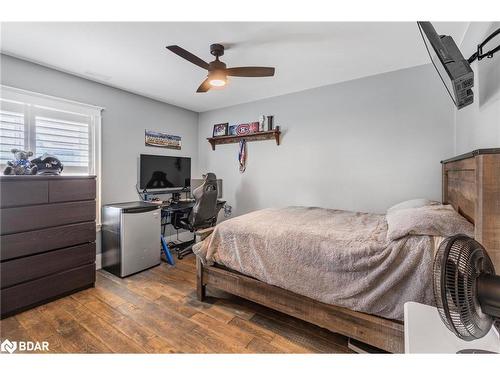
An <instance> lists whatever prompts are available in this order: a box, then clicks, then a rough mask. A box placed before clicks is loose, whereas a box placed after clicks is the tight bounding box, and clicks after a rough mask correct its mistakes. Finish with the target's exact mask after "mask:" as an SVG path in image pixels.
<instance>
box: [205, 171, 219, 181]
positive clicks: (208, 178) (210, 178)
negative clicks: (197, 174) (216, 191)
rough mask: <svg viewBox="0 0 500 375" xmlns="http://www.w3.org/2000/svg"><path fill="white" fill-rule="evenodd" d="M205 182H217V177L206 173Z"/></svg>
mask: <svg viewBox="0 0 500 375" xmlns="http://www.w3.org/2000/svg"><path fill="white" fill-rule="evenodd" d="M205 180H206V181H210V182H214V181H217V177H216V176H215V173H212V172H208V173H207V174H206V175H205Z"/></svg>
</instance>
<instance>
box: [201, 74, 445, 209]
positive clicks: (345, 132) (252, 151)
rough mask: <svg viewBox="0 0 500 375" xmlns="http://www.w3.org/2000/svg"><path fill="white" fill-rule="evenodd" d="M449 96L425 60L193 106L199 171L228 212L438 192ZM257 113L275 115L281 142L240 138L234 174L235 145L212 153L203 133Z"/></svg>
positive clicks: (375, 202) (343, 205) (387, 201)
mask: <svg viewBox="0 0 500 375" xmlns="http://www.w3.org/2000/svg"><path fill="white" fill-rule="evenodd" d="M242 84H243V83H242ZM228 89H229V90H230V87H229V88H228ZM451 104H452V103H451V100H450V98H449V97H448V96H447V93H446V91H445V89H444V87H443V86H442V83H441V81H440V80H439V78H438V77H437V74H436V72H435V71H434V69H433V67H432V65H425V66H420V67H416V68H411V69H405V70H400V71H396V72H391V73H386V74H381V75H377V76H372V77H368V78H363V79H358V80H354V81H349V82H344V83H340V84H335V85H331V86H326V87H321V88H317V89H312V90H307V91H303V92H299V93H294V94H289V95H284V96H279V97H275V98H270V99H265V100H260V101H257V102H253V103H248V104H242V105H237V106H233V107H228V108H224V109H219V110H214V111H209V112H205V113H201V114H200V116H199V166H200V173H203V172H205V171H212V172H215V173H216V174H217V176H218V177H219V178H222V179H223V180H224V182H223V184H224V198H225V199H226V200H227V201H228V203H229V204H231V205H233V207H234V215H238V214H242V213H246V212H249V211H252V210H255V209H260V208H264V207H273V206H275V207H278V206H286V205H304V206H321V207H331V208H340V209H348V210H357V211H370V212H384V211H385V210H386V209H387V208H388V207H389V206H390V205H392V204H394V203H396V202H398V201H401V200H404V199H411V198H414V197H428V198H432V199H436V200H439V199H440V198H441V166H440V163H439V162H440V160H442V159H444V158H448V157H450V156H452V155H453V136H452V135H453V110H452V107H451ZM262 114H266V115H267V114H274V115H275V122H276V125H280V126H281V128H282V131H283V135H282V144H281V146H279V147H277V146H276V144H275V143H274V141H265V142H253V143H248V167H247V171H246V172H245V173H244V174H240V173H239V171H238V162H237V153H238V145H237V144H229V145H218V146H217V148H216V150H215V151H212V150H211V147H210V145H209V144H208V142H207V141H206V138H207V137H209V136H211V133H212V126H213V124H216V123H223V122H229V123H230V124H236V123H242V122H248V121H253V120H256V119H258V118H259V117H260V115H262Z"/></svg>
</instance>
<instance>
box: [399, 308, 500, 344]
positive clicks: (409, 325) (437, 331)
mask: <svg viewBox="0 0 500 375" xmlns="http://www.w3.org/2000/svg"><path fill="white" fill-rule="evenodd" d="M404 322H405V353H456V352H457V351H459V350H462V349H481V350H488V351H492V352H496V353H500V335H499V333H498V331H497V330H496V329H495V328H494V327H492V328H491V330H490V332H488V334H487V335H486V336H484V337H483V338H481V339H479V340H474V341H464V340H461V339H459V338H458V337H457V336H455V334H454V333H452V332H451V331H450V330H449V329H448V328H446V326H445V324H444V323H443V322H442V321H441V318H440V317H439V312H438V310H437V308H435V307H433V306H428V305H423V304H421V303H417V302H407V303H405V305H404Z"/></svg>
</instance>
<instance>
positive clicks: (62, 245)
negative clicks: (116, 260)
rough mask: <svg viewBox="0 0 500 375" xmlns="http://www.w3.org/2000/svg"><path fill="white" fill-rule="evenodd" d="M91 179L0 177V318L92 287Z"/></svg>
mask: <svg viewBox="0 0 500 375" xmlns="http://www.w3.org/2000/svg"><path fill="white" fill-rule="evenodd" d="M95 197H96V180H95V177H94V176H1V177H0V261H1V263H0V267H1V269H0V287H1V290H0V297H1V305H0V309H1V317H2V318H4V317H6V316H9V315H13V314H15V313H18V312H20V311H23V310H26V309H29V308H32V307H34V306H37V305H40V304H43V303H46V302H49V301H51V300H54V299H56V298H59V297H62V296H65V295H68V294H71V293H72V292H75V291H78V290H82V289H85V288H89V287H92V286H93V285H94V282H95V238H96V223H95V219H96V201H95Z"/></svg>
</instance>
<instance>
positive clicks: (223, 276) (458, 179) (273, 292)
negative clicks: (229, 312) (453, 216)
mask: <svg viewBox="0 0 500 375" xmlns="http://www.w3.org/2000/svg"><path fill="white" fill-rule="evenodd" d="M442 165H443V166H442V168H443V203H449V204H452V205H453V206H454V207H455V209H456V210H457V211H458V212H460V213H461V214H462V215H463V216H464V217H466V218H467V219H468V220H470V221H471V222H472V223H474V224H475V237H476V239H477V240H478V241H479V242H481V243H482V244H483V245H484V246H485V247H486V249H487V250H488V253H489V254H490V256H491V257H492V259H493V262H494V264H495V267H496V268H497V269H498V270H500V149H482V150H476V151H473V152H471V153H468V154H464V155H460V156H458V157H455V158H452V159H448V160H444V161H442ZM196 265H197V296H198V299H199V300H200V301H203V300H204V298H205V294H206V287H207V286H208V287H213V288H216V289H219V290H223V291H225V292H228V293H231V294H234V295H237V296H240V297H242V298H245V299H248V300H250V301H253V302H256V303H258V304H261V305H263V306H266V307H269V308H272V309H274V310H277V311H280V312H283V313H285V314H288V315H291V316H294V317H296V318H299V319H302V320H304V321H307V322H310V323H313V324H316V325H318V326H320V327H323V328H326V329H328V330H330V331H333V332H337V333H340V334H342V335H345V336H347V337H350V338H353V339H356V340H359V341H361V342H364V343H367V344H369V345H372V346H375V347H377V348H380V349H383V350H386V351H388V352H391V353H403V352H404V327H403V323H402V322H399V321H395V320H389V319H385V318H381V317H378V316H375V315H370V314H365V313H361V312H357V311H353V310H349V309H347V308H343V307H339V306H334V305H329V304H325V303H322V302H318V301H315V300H313V299H311V298H308V297H304V296H301V295H299V294H296V293H293V292H290V291H287V290H285V289H282V288H279V287H276V286H273V285H269V284H266V283H264V282H262V281H259V280H257V279H254V278H252V277H249V276H246V275H243V274H241V273H239V272H236V271H233V270H230V269H227V268H225V267H221V266H218V265H214V266H204V265H203V264H202V263H201V261H200V260H199V259H197V262H196Z"/></svg>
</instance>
